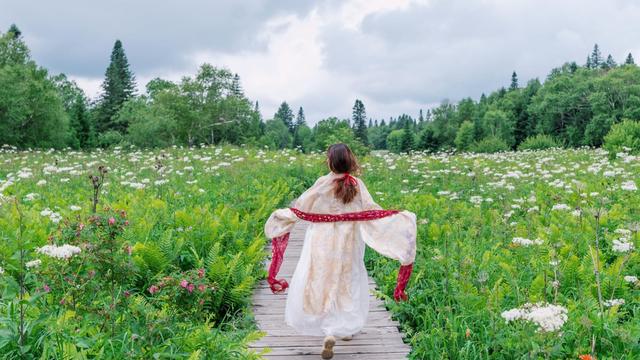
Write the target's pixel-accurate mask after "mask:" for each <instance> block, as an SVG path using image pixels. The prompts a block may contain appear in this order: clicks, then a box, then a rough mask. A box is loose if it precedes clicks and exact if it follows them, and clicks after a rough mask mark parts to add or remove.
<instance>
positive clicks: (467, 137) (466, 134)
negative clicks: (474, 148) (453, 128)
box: [455, 121, 475, 151]
mask: <svg viewBox="0 0 640 360" xmlns="http://www.w3.org/2000/svg"><path fill="white" fill-rule="evenodd" d="M474 138H475V126H474V125H473V123H472V122H471V121H465V122H463V123H462V125H460V128H459V129H458V133H457V134H456V140H455V144H456V148H457V149H458V150H460V151H466V150H469V147H471V145H472V144H473V142H474Z"/></svg>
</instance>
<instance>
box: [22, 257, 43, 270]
mask: <svg viewBox="0 0 640 360" xmlns="http://www.w3.org/2000/svg"><path fill="white" fill-rule="evenodd" d="M41 264H42V260H40V259H35V260H31V261H28V262H27V263H26V264H24V266H26V267H27V268H35V267H39V266H40V265H41Z"/></svg>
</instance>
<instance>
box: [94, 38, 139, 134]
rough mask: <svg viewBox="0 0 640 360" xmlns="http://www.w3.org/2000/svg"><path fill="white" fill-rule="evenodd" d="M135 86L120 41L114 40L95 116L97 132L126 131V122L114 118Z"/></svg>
mask: <svg viewBox="0 0 640 360" xmlns="http://www.w3.org/2000/svg"><path fill="white" fill-rule="evenodd" d="M135 88H136V84H135V76H134V75H133V73H132V72H131V70H130V69H129V61H128V60H127V56H126V55H125V53H124V48H123V47H122V42H121V41H120V40H116V42H115V43H114V44H113V49H112V50H111V61H110V63H109V67H107V70H106V72H105V79H104V82H103V83H102V91H103V93H102V94H101V96H100V100H99V105H98V113H97V118H96V127H97V129H96V130H97V131H98V132H99V133H104V132H107V131H118V132H120V133H121V134H124V133H125V132H126V130H127V127H128V123H125V122H116V121H115V119H114V118H115V116H116V114H117V113H118V111H120V108H121V107H122V105H123V104H124V103H125V102H126V101H127V100H129V99H130V98H131V97H132V96H133V95H134V92H135Z"/></svg>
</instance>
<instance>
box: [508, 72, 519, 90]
mask: <svg viewBox="0 0 640 360" xmlns="http://www.w3.org/2000/svg"><path fill="white" fill-rule="evenodd" d="M517 89H518V74H516V72H515V71H514V72H513V73H512V74H511V85H509V90H510V91H513V90H517Z"/></svg>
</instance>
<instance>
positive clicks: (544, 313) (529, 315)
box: [501, 303, 568, 332]
mask: <svg viewBox="0 0 640 360" xmlns="http://www.w3.org/2000/svg"><path fill="white" fill-rule="evenodd" d="M501 316H502V317H503V318H504V319H505V320H506V321H507V322H510V321H514V320H526V321H531V322H533V323H535V324H536V325H538V331H543V332H548V331H556V330H558V329H560V328H561V327H562V325H564V323H565V322H566V321H567V319H568V316H567V308H565V307H564V306H559V305H553V304H545V303H537V304H530V303H526V304H524V305H523V306H521V307H519V308H515V309H511V310H507V311H504V312H503V313H502V314H501Z"/></svg>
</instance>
